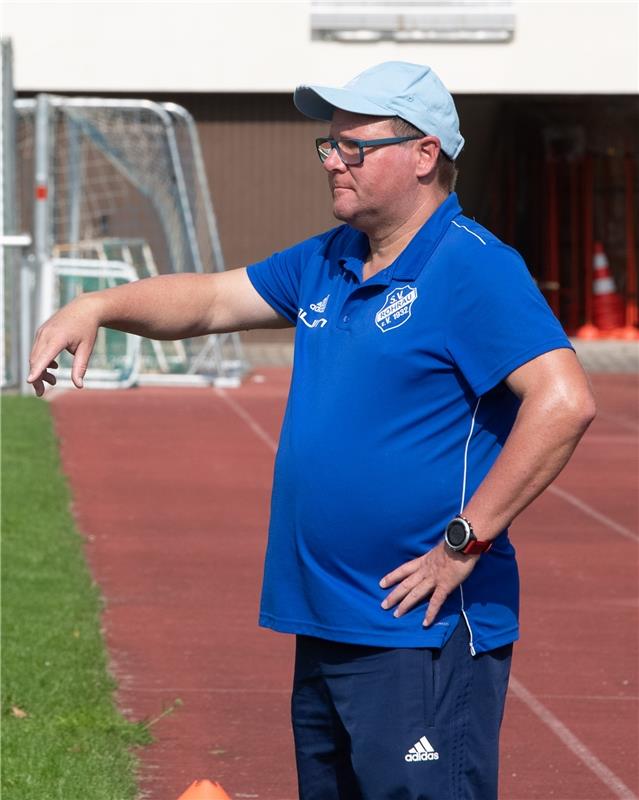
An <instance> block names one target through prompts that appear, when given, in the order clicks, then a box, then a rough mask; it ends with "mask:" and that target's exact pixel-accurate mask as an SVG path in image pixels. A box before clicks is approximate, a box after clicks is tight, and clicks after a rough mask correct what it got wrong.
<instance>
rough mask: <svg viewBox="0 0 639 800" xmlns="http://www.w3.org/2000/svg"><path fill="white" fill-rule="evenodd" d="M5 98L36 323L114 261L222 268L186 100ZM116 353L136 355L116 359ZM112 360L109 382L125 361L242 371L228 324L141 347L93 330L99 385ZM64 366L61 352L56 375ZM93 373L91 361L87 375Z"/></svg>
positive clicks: (224, 375)
mask: <svg viewBox="0 0 639 800" xmlns="http://www.w3.org/2000/svg"><path fill="white" fill-rule="evenodd" d="M15 108H16V132H17V133H16V138H17V150H18V173H19V174H18V187H19V203H18V207H19V213H20V216H21V221H22V225H23V228H25V229H30V228H32V229H33V239H34V256H35V265H34V275H35V283H36V286H35V304H34V308H35V316H36V320H35V323H36V324H39V323H40V322H41V321H42V319H44V318H46V317H47V316H48V315H49V314H50V313H52V312H53V311H54V310H55V308H56V307H57V306H59V305H62V304H64V303H67V302H69V300H71V299H72V298H73V297H74V296H75V295H77V294H78V293H79V292H83V291H91V290H94V289H96V288H103V287H107V286H111V285H114V281H115V280H116V278H115V277H114V270H113V265H114V263H117V264H119V265H121V266H122V265H126V266H128V267H130V268H131V270H132V271H133V275H134V276H137V277H138V278H144V277H149V276H153V275H162V274H168V273H179V272H212V271H219V270H222V269H224V262H223V256H222V249H221V247H220V241H219V236H218V231H217V224H216V219H215V214H214V211H213V206H212V203H211V198H210V195H209V191H208V184H207V181H206V177H205V173H204V165H203V162H202V156H201V152H200V146H199V141H198V137H197V132H196V128H195V123H194V121H193V119H192V117H191V116H190V115H189V114H188V112H187V111H186V110H185V109H183V108H182V107H181V106H178V105H176V104H173V103H166V104H160V103H155V102H152V101H148V100H126V99H125V100H110V99H100V98H67V97H57V96H53V95H39V96H38V98H36V99H33V100H16V102H15ZM32 221H33V224H31V222H32ZM74 265H75V266H74ZM74 269H75V272H74ZM115 271H116V272H117V269H116V270H115ZM118 275H119V276H124V275H125V271H122V272H121V273H118ZM119 279H120V278H118V280H119ZM121 279H122V280H127V278H126V277H122V278H121ZM123 352H124V353H129V354H131V357H132V358H135V359H137V360H138V361H139V363H137V364H136V365H134V367H132V365H131V364H129V363H124V362H123ZM110 365H111V367H112V378H113V381H114V383H115V384H120V383H121V381H122V380H124V379H123V378H121V375H122V374H123V372H124V373H126V375H127V376H128V377H127V380H128V381H130V375H131V374H132V369H133V372H134V373H135V374H136V376H137V381H138V382H142V383H144V382H176V383H186V382H188V383H190V382H192V383H198V382H210V381H214V382H216V383H218V384H222V383H227V384H233V383H235V382H237V381H238V380H239V378H240V377H241V375H242V373H243V372H244V371H245V364H244V361H243V358H242V352H241V345H240V341H239V336H238V334H219V335H215V336H208V337H199V338H196V339H187V340H183V341H179V342H156V341H154V342H150V341H146V340H143V341H142V343H141V347H139V348H133V347H123V345H122V340H121V337H118V336H112V335H110V334H109V335H102V336H101V337H100V338H99V340H98V343H97V348H96V353H95V356H94V359H93V360H92V366H93V367H94V369H98V370H99V377H100V380H101V381H102V382H103V383H104V381H105V380H107V378H106V376H107V373H108V371H109V369H110ZM68 367H69V361H68V360H67V361H66V362H64V361H63V363H62V364H61V369H62V370H63V371H62V372H61V374H62V375H63V376H64V375H65V374H66V373H65V372H64V370H65V369H66V370H68ZM95 375H96V373H94V374H92V372H91V370H89V372H88V373H87V385H91V380H92V378H94V377H95ZM67 377H68V376H67ZM101 385H102V384H101Z"/></svg>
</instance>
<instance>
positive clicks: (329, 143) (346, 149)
mask: <svg viewBox="0 0 639 800" xmlns="http://www.w3.org/2000/svg"><path fill="white" fill-rule="evenodd" d="M422 138H423V137H422V136H393V137H391V138H390V139H367V140H363V139H333V138H331V137H330V136H327V137H323V138H320V139H315V147H316V148H317V154H318V156H319V158H320V161H321V162H322V164H323V163H324V162H325V161H326V159H327V158H328V157H329V156H330V154H331V153H332V151H333V150H337V155H338V156H339V157H340V158H341V159H342V161H343V162H344V164H346V165H347V166H353V165H355V164H361V163H362V162H363V161H364V148H365V147H378V146H381V145H387V144H399V143H400V142H409V141H411V140H412V139H422Z"/></svg>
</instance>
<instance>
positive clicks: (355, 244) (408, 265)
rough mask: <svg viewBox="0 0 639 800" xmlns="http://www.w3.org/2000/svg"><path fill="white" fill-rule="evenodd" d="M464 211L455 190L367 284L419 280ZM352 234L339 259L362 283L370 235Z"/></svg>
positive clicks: (355, 232)
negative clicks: (420, 274)
mask: <svg viewBox="0 0 639 800" xmlns="http://www.w3.org/2000/svg"><path fill="white" fill-rule="evenodd" d="M461 211H462V209H461V206H460V205H459V201H458V199H457V194H456V193H455V192H452V193H451V194H450V195H448V197H447V198H446V200H444V202H443V203H442V204H441V205H440V206H439V207H438V208H437V209H436V210H435V212H434V213H433V214H432V216H430V217H429V218H428V219H427V220H426V222H425V223H424V224H423V225H422V227H421V228H420V229H419V230H418V231H417V233H416V234H415V236H414V237H413V238H412V239H411V241H410V242H409V243H408V245H407V246H406V247H405V248H404V250H403V251H402V252H401V253H400V254H399V256H398V257H397V258H396V259H395V261H394V262H393V263H392V264H390V265H389V266H388V267H386V269H383V270H381V272H379V273H378V274H377V275H374V276H373V277H372V278H371V279H370V280H369V281H367V282H366V285H367V286H368V285H372V284H375V283H383V284H385V285H388V284H389V283H390V281H391V280H400V281H408V280H415V278H417V276H418V275H419V273H420V272H421V271H422V269H423V268H424V265H425V264H426V262H427V261H428V259H429V258H430V257H431V255H432V254H433V251H434V250H435V248H436V247H437V244H438V243H439V240H440V239H441V238H442V236H443V235H444V233H445V232H446V231H447V230H448V227H449V225H450V223H451V221H452V220H453V219H454V218H455V217H456V216H458V215H459V214H461ZM349 233H350V236H349V238H348V240H347V241H346V242H345V243H344V246H343V249H342V250H341V255H340V257H339V259H338V261H339V264H340V265H341V266H342V267H343V268H344V269H345V270H348V271H349V272H352V273H353V274H354V275H355V276H356V277H357V279H358V281H359V282H360V283H361V281H362V265H363V262H364V261H365V260H366V257H367V256H368V251H369V243H368V237H367V236H366V234H364V233H362V232H361V231H357V230H355V229H353V228H350V229H349Z"/></svg>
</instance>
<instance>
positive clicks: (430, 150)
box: [416, 136, 441, 178]
mask: <svg viewBox="0 0 639 800" xmlns="http://www.w3.org/2000/svg"><path fill="white" fill-rule="evenodd" d="M417 144H418V145H419V159H418V161H417V170H416V174H417V177H418V178H427V177H429V176H430V177H432V176H433V175H434V172H435V169H436V167H437V159H438V158H439V153H440V151H441V144H440V142H439V139H438V138H437V137H436V136H424V138H423V139H420V141H419V142H417Z"/></svg>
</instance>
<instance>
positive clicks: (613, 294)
mask: <svg viewBox="0 0 639 800" xmlns="http://www.w3.org/2000/svg"><path fill="white" fill-rule="evenodd" d="M593 267H594V271H595V274H594V281H593V285H592V321H593V322H594V324H595V326H596V327H597V328H599V330H600V331H614V330H616V329H617V328H621V327H622V326H623V324H624V322H625V310H624V306H623V300H622V299H621V295H619V294H618V293H617V288H616V286H615V281H614V279H613V277H612V273H611V272H610V265H609V264H608V258H607V256H606V253H605V252H604V249H603V245H602V244H601V242H595V255H594V258H593Z"/></svg>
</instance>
